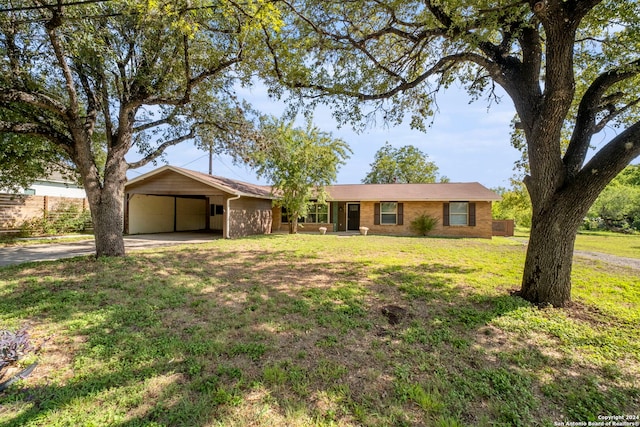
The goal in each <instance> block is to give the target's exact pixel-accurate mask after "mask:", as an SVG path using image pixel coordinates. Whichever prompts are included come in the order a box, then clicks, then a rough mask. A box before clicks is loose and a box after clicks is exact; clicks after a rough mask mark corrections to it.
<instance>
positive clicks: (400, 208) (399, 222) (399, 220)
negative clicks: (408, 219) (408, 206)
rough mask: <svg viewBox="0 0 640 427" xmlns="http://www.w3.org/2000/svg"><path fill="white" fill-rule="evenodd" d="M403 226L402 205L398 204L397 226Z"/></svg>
mask: <svg viewBox="0 0 640 427" xmlns="http://www.w3.org/2000/svg"><path fill="white" fill-rule="evenodd" d="M403 224H404V205H403V204H402V203H398V225H403Z"/></svg>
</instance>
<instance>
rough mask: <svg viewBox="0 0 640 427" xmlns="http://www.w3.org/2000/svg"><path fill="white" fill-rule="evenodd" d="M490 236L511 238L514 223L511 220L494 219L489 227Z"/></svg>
mask: <svg viewBox="0 0 640 427" xmlns="http://www.w3.org/2000/svg"><path fill="white" fill-rule="evenodd" d="M491 230H492V231H491V235H492V236H504V237H511V236H513V230H514V221H513V220H512V219H494V220H493V225H492V227H491Z"/></svg>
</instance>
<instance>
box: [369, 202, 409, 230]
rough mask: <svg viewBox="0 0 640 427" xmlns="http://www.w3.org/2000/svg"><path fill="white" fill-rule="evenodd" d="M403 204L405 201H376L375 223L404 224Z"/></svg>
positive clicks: (374, 207) (374, 209)
mask: <svg viewBox="0 0 640 427" xmlns="http://www.w3.org/2000/svg"><path fill="white" fill-rule="evenodd" d="M403 206H404V205H403V203H397V202H381V203H374V205H373V223H374V225H380V224H383V225H403Z"/></svg>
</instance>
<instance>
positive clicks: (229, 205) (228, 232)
mask: <svg viewBox="0 0 640 427" xmlns="http://www.w3.org/2000/svg"><path fill="white" fill-rule="evenodd" d="M239 198H240V195H239V194H238V195H236V196H235V197H230V198H228V199H227V215H226V222H227V223H226V227H225V231H226V236H225V238H227V239H230V238H231V230H230V229H229V226H230V225H231V221H230V220H229V219H230V218H231V201H232V200H238V199H239Z"/></svg>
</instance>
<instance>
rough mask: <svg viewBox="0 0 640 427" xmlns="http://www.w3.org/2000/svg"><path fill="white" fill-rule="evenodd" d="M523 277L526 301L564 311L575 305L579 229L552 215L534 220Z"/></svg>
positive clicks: (521, 292)
mask: <svg viewBox="0 0 640 427" xmlns="http://www.w3.org/2000/svg"><path fill="white" fill-rule="evenodd" d="M532 222H533V224H532V227H531V236H530V238H529V247H528V249H527V258H526V261H525V265H524V273H523V276H522V289H521V290H520V292H519V293H518V295H520V296H521V297H522V298H524V299H526V300H527V301H530V302H532V303H534V304H551V305H553V306H554V307H563V306H564V305H566V304H567V303H568V302H570V301H571V267H572V262H573V246H574V243H575V240H576V233H577V229H573V227H567V226H566V225H565V224H563V223H562V221H561V220H559V219H558V218H554V217H553V216H552V215H539V216H538V218H533V221H532Z"/></svg>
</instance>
